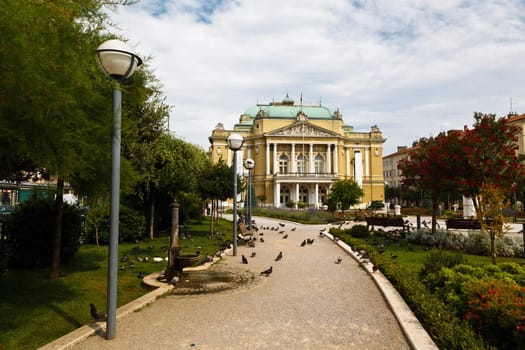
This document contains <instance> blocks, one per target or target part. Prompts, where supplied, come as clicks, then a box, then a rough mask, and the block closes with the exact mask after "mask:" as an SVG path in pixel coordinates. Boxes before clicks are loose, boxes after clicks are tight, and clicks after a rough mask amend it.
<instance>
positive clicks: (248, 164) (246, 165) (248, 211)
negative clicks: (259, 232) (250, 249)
mask: <svg viewBox="0 0 525 350" xmlns="http://www.w3.org/2000/svg"><path fill="white" fill-rule="evenodd" d="M254 167H255V161H254V160H253V159H251V158H248V159H246V160H245V161H244V168H246V170H248V186H247V187H246V188H247V189H248V191H247V192H246V202H248V206H247V207H246V222H247V223H248V226H247V227H248V228H249V229H251V227H252V226H251V225H252V200H253V198H252V169H253V168H254Z"/></svg>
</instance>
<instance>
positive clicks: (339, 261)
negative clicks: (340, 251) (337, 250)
mask: <svg viewBox="0 0 525 350" xmlns="http://www.w3.org/2000/svg"><path fill="white" fill-rule="evenodd" d="M342 261H343V259H341V257H338V258H337V260H336V261H335V263H336V264H340V263H341V262H342Z"/></svg>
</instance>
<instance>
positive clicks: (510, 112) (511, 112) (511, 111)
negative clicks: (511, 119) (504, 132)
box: [509, 96, 516, 115]
mask: <svg viewBox="0 0 525 350" xmlns="http://www.w3.org/2000/svg"><path fill="white" fill-rule="evenodd" d="M514 114H516V113H515V112H514V111H513V110H512V96H511V97H510V111H509V115H514Z"/></svg>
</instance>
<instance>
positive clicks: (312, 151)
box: [308, 143, 315, 174]
mask: <svg viewBox="0 0 525 350" xmlns="http://www.w3.org/2000/svg"><path fill="white" fill-rule="evenodd" d="M309 157H310V162H309V163H310V169H308V173H310V174H312V173H314V172H315V171H314V170H315V168H314V144H313V143H311V144H310V151H309Z"/></svg>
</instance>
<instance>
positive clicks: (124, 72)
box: [97, 39, 142, 340]
mask: <svg viewBox="0 0 525 350" xmlns="http://www.w3.org/2000/svg"><path fill="white" fill-rule="evenodd" d="M97 58H98V62H99V65H100V67H101V68H102V71H104V73H105V74H106V75H107V76H108V77H110V78H111V79H113V80H115V85H114V86H113V134H112V137H111V192H110V214H109V253H108V295H107V324H106V339H108V340H110V339H113V338H115V329H116V323H117V275H118V232H119V226H118V224H119V222H118V220H119V218H118V217H119V206H120V134H121V132H120V129H121V120H122V114H121V105H122V92H121V91H120V83H122V82H125V81H128V80H129V79H130V78H131V77H132V76H133V73H135V70H136V69H137V67H138V66H140V65H141V64H142V60H141V59H140V57H138V56H137V55H135V54H134V53H132V52H131V50H130V48H129V47H128V45H127V44H126V43H124V42H122V41H120V40H114V39H113V40H108V41H105V42H103V43H102V44H101V45H100V46H99V47H98V48H97Z"/></svg>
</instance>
